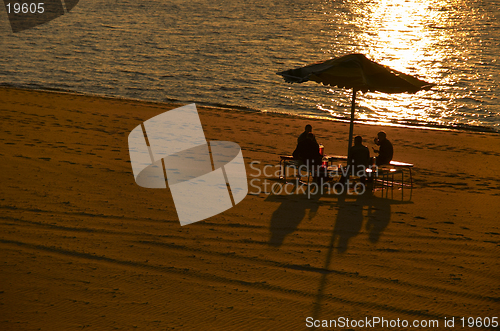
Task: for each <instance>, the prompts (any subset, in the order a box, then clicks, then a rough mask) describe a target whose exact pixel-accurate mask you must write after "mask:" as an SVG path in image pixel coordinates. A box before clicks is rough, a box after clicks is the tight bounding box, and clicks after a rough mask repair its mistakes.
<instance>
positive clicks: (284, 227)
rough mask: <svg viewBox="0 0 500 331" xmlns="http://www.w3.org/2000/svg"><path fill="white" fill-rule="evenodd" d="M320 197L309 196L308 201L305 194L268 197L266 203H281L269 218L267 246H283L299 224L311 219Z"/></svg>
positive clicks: (318, 204) (316, 209)
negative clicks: (269, 234)
mask: <svg viewBox="0 0 500 331" xmlns="http://www.w3.org/2000/svg"><path fill="white" fill-rule="evenodd" d="M320 197H321V196H320V195H319V194H317V195H311V196H310V198H309V199H308V197H307V195H305V194H296V195H285V196H283V195H270V196H269V197H267V199H266V201H273V202H281V204H280V206H279V207H278V209H276V210H275V211H274V213H273V215H272V217H271V224H270V230H271V238H270V239H269V244H270V245H271V246H276V247H279V246H281V245H282V244H283V241H284V240H285V237H286V236H287V235H288V234H290V233H292V232H294V231H295V230H296V229H297V227H298V226H299V224H300V222H301V221H302V220H303V219H304V218H305V217H306V212H307V211H309V212H308V213H307V217H308V218H309V219H313V218H314V216H315V215H316V212H317V211H318V208H319V206H320V204H322V203H321V202H320V201H319V199H320Z"/></svg>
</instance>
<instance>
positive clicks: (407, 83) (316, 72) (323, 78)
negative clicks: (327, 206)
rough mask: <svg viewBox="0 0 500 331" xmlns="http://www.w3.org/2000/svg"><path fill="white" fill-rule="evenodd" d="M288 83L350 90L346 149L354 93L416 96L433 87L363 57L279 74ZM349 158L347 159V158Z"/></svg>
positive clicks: (352, 117) (329, 62)
mask: <svg viewBox="0 0 500 331" xmlns="http://www.w3.org/2000/svg"><path fill="white" fill-rule="evenodd" d="M278 75H281V76H283V78H284V79H285V81H287V82H289V83H303V82H307V81H314V82H317V83H321V84H323V85H329V86H336V87H340V88H347V89H352V91H353V93H352V103H351V121H350V129H349V146H348V147H349V148H350V147H351V145H352V133H353V123H354V109H355V104H356V92H357V91H362V92H368V91H371V92H375V91H379V92H384V93H403V92H407V93H416V92H417V91H420V90H428V89H430V88H431V87H432V86H434V85H435V84H432V83H428V82H425V81H423V80H420V79H418V78H416V77H413V76H410V75H407V74H404V73H402V72H399V71H397V70H394V69H391V68H389V67H387V66H384V65H381V64H378V63H376V62H373V61H371V60H369V59H367V58H366V56H364V55H363V54H349V55H344V56H342V57H339V58H334V59H329V60H326V61H323V62H318V63H314V64H310V65H307V66H305V67H301V68H296V69H290V70H286V71H282V72H278ZM349 159H350V156H349Z"/></svg>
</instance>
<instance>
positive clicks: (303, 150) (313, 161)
mask: <svg viewBox="0 0 500 331" xmlns="http://www.w3.org/2000/svg"><path fill="white" fill-rule="evenodd" d="M293 158H294V159H297V160H300V161H302V163H303V164H305V165H306V166H307V170H308V171H309V172H312V174H313V177H317V175H318V174H319V168H320V167H321V161H322V160H323V156H322V155H321V154H320V153H319V145H318V143H317V142H316V138H315V137H314V134H312V133H311V132H308V133H307V135H306V139H303V140H301V141H300V142H299V143H298V144H297V148H295V151H293Z"/></svg>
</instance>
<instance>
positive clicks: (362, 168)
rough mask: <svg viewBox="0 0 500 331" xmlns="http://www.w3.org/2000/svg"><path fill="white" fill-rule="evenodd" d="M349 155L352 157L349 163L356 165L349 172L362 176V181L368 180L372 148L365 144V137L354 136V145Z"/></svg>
mask: <svg viewBox="0 0 500 331" xmlns="http://www.w3.org/2000/svg"><path fill="white" fill-rule="evenodd" d="M349 155H350V157H351V160H350V162H349V165H350V166H353V167H354V169H353V170H350V171H349V172H352V173H354V174H355V175H357V176H359V177H361V181H362V182H364V181H365V180H366V169H368V167H369V166H370V165H371V164H370V163H371V162H370V150H369V149H368V147H366V146H365V145H363V138H362V137H361V136H356V137H354V146H352V147H351V148H350V153H349Z"/></svg>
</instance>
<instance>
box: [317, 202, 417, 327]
mask: <svg viewBox="0 0 500 331" xmlns="http://www.w3.org/2000/svg"><path fill="white" fill-rule="evenodd" d="M351 199H352V198H349V199H347V197H346V196H345V195H343V196H339V199H338V201H337V206H338V213H337V219H336V221H335V227H334V229H333V232H332V236H331V238H330V244H329V246H328V251H327V254H326V258H325V264H324V266H323V270H324V271H325V272H323V273H322V276H321V280H320V283H319V286H318V294H317V296H316V300H315V302H314V308H313V314H312V317H313V318H314V319H315V320H316V319H318V317H319V315H320V310H321V304H322V301H323V299H324V297H325V293H324V291H325V288H326V285H327V276H328V274H329V273H330V272H329V271H330V265H331V263H332V257H333V253H334V250H335V248H337V251H338V253H344V252H345V251H346V250H347V248H348V243H349V240H350V239H351V238H352V237H354V236H356V235H358V234H359V232H360V231H361V229H362V225H363V219H364V216H363V210H364V209H365V207H366V208H367V213H366V218H367V222H366V225H365V227H366V229H367V230H368V238H369V240H370V242H372V243H376V242H377V241H378V240H379V239H380V236H381V234H382V232H383V231H384V230H385V228H386V227H387V226H388V225H389V222H390V220H391V205H393V204H408V203H413V202H411V201H397V200H391V199H387V198H379V197H375V196H373V195H372V194H371V193H367V194H365V195H360V196H358V197H357V198H355V199H354V200H351ZM335 242H337V245H335ZM313 329H315V328H313Z"/></svg>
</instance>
